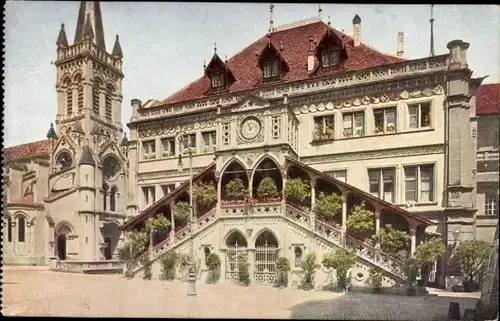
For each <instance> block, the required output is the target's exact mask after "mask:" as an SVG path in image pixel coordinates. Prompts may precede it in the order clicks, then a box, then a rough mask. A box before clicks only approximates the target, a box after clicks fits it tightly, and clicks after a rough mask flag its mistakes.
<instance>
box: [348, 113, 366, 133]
mask: <svg viewBox="0 0 500 321" xmlns="http://www.w3.org/2000/svg"><path fill="white" fill-rule="evenodd" d="M343 127H344V132H343V135H344V137H351V136H363V135H364V134H365V113H364V112H357V113H348V114H343Z"/></svg>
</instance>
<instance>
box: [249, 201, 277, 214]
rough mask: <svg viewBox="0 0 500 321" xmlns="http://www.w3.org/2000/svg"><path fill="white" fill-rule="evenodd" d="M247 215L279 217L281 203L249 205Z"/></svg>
mask: <svg viewBox="0 0 500 321" xmlns="http://www.w3.org/2000/svg"><path fill="white" fill-rule="evenodd" d="M248 214H250V215H281V201H272V202H269V203H260V202H259V203H254V204H252V205H250V207H249V211H248Z"/></svg>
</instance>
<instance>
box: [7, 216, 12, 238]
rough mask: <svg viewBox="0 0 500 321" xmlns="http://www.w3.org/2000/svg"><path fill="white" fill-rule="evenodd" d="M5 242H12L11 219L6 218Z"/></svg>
mask: <svg viewBox="0 0 500 321" xmlns="http://www.w3.org/2000/svg"><path fill="white" fill-rule="evenodd" d="M7 241H8V242H12V218H11V217H10V216H9V217H8V218H7Z"/></svg>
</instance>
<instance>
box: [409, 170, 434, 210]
mask: <svg viewBox="0 0 500 321" xmlns="http://www.w3.org/2000/svg"><path fill="white" fill-rule="evenodd" d="M422 167H428V168H429V169H430V173H431V175H432V176H431V178H430V180H429V191H428V193H429V199H427V200H423V197H422V193H423V191H422V186H423V185H424V184H423V181H422ZM407 169H413V170H414V171H415V178H412V179H410V178H408V177H407V175H406V171H407ZM403 174H404V187H403V190H404V201H405V203H407V202H415V203H433V202H435V194H434V193H435V186H436V184H435V179H436V175H435V166H434V164H421V165H405V166H403ZM409 181H415V191H414V193H415V195H414V196H415V199H414V200H407V199H406V184H407V182H409Z"/></svg>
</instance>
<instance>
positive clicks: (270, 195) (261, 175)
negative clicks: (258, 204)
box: [252, 157, 283, 201]
mask: <svg viewBox="0 0 500 321" xmlns="http://www.w3.org/2000/svg"><path fill="white" fill-rule="evenodd" d="M282 192H283V176H282V175H281V170H280V167H279V166H278V164H276V162H275V161H274V160H273V159H272V158H270V157H264V158H263V159H262V160H261V161H260V162H259V163H258V165H257V166H256V167H255V169H254V171H253V174H252V197H253V198H254V199H258V200H259V201H273V200H279V199H281V195H282Z"/></svg>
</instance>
